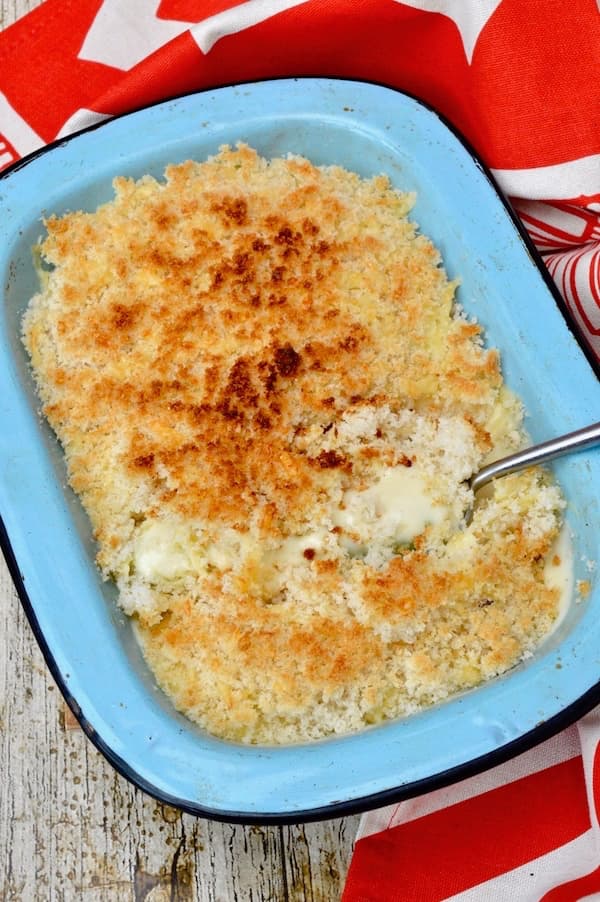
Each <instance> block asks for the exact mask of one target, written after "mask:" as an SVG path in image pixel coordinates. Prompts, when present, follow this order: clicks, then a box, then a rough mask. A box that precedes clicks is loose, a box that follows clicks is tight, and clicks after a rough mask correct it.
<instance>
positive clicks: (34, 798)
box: [0, 0, 358, 902]
mask: <svg viewBox="0 0 600 902" xmlns="http://www.w3.org/2000/svg"><path fill="white" fill-rule="evenodd" d="M123 2H126V0H123ZM39 3H40V0H0V28H6V27H7V26H8V25H10V24H11V23H12V22H14V21H15V20H16V19H17V18H19V17H20V16H22V15H24V14H25V13H27V12H28V11H29V10H31V9H33V8H34V7H35V6H38V5H39ZM0 428H1V426H0ZM0 705H1V707H0V775H1V776H0V900H2V902H13V900H14V902H37V900H40V902H63V900H64V902H68V900H78V899H82V900H85V902H129V900H134V902H141V900H145V902H167V900H171V902H173V900H179V902H192V900H202V902H209V900H210V902H229V900H239V902H246V900H248V902H263V900H265V902H266V900H273V902H286V900H294V902H301V900H309V902H336V900H338V899H339V897H340V893H341V889H342V886H343V883H344V878H345V875H346V871H347V868H348V863H349V859H350V855H351V850H352V842H353V838H354V836H355V833H356V829H357V826H358V817H349V818H344V819H339V820H332V821H324V822H320V823H315V824H306V825H297V826H290V827H244V826H239V825H229V824H219V823H214V822H211V821H207V820H203V819H201V818H195V817H192V816H191V815H187V814H182V813H181V812H179V811H177V810H175V809H173V808H170V807H168V806H165V805H162V804H159V803H158V802H156V801H155V800H154V799H152V798H150V797H149V796H147V795H145V794H144V793H142V792H140V791H139V790H137V789H135V788H134V787H133V786H131V785H130V784H129V783H128V782H127V781H126V780H125V779H123V778H122V777H121V776H119V774H117V773H116V772H115V771H114V770H113V769H112V767H111V766H110V765H109V764H108V763H107V762H106V761H105V759H104V758H103V757H102V756H101V755H100V753H99V752H97V751H96V749H95V748H94V747H93V746H92V745H91V743H90V742H89V741H88V739H87V738H86V737H85V735H84V734H83V732H82V731H81V730H80V729H79V727H78V725H77V723H76V722H75V721H74V719H73V717H72V715H71V714H70V712H69V710H68V708H67V707H66V706H65V704H64V702H63V700H62V696H61V694H60V692H59V690H58V689H57V688H56V686H55V684H54V681H53V680H52V677H51V676H50V674H49V673H48V671H47V669H46V666H45V663H44V660H43V658H42V655H41V653H40V651H39V649H38V647H37V644H36V642H35V639H34V638H33V635H32V633H31V630H30V628H29V624H28V622H27V619H26V617H25V615H24V613H23V611H22V609H21V605H20V603H19V601H18V599H17V596H16V594H15V591H14V588H13V585H12V582H11V579H10V576H9V574H8V571H7V569H6V565H5V563H4V560H3V559H2V556H1V555H0Z"/></svg>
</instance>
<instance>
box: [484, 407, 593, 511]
mask: <svg viewBox="0 0 600 902" xmlns="http://www.w3.org/2000/svg"><path fill="white" fill-rule="evenodd" d="M593 445H600V423H593V424H592V425H591V426H585V427H584V428H583V429H577V430H576V431H575V432H569V433H567V435H560V436H559V437H558V438H552V439H549V440H548V441H547V442H541V444H539V445H532V446H531V447H530V448H524V449H523V450H522V451H516V452H515V453H514V454H509V455H508V456H507V457H502V458H500V460H495V461H494V462H493V463H491V464H488V465H487V466H485V467H482V468H481V470H479V472H478V473H475V475H474V476H471V478H470V480H469V486H470V487H471V488H472V489H473V492H474V493H477V492H478V491H479V489H481V488H483V486H484V485H487V483H488V482H491V481H492V480H493V479H498V477H500V476H507V475H508V474H509V473H516V472H517V471H518V470H525V469H526V468H527V467H533V466H535V465H536V464H541V463H544V462H545V461H548V460H553V459H554V458H555V457H562V456H563V455H564V454H570V453H571V451H580V450H582V449H583V448H591V447H592V446H593ZM471 517H472V512H471V511H467V515H466V521H467V523H470V521H471Z"/></svg>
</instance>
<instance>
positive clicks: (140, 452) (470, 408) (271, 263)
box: [23, 144, 570, 743]
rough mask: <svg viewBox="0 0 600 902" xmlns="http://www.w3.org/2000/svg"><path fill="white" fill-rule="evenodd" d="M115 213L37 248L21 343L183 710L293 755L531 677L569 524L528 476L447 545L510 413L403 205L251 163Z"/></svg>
mask: <svg viewBox="0 0 600 902" xmlns="http://www.w3.org/2000/svg"><path fill="white" fill-rule="evenodd" d="M114 188H115V192H116V196H115V198H114V199H113V200H111V201H110V202H109V203H106V204H104V205H103V206H101V207H100V208H99V209H98V210H96V211H95V212H91V213H90V212H72V213H68V214H66V215H64V216H61V217H54V216H51V217H50V218H49V219H48V220H47V221H46V223H45V225H46V229H47V235H46V237H45V238H44V240H43V241H42V243H41V244H40V246H39V248H37V249H36V254H38V255H39V257H40V260H41V265H40V275H41V280H42V286H41V289H40V291H39V293H38V294H36V295H35V297H33V298H32V299H31V302H30V304H29V307H28V309H27V311H26V313H25V316H24V319H23V339H24V343H25V346H26V348H27V350H28V352H29V355H30V358H31V363H32V367H33V372H34V375H35V379H36V382H37V386H38V390H39V394H40V397H41V399H42V402H43V411H44V414H45V416H46V417H47V419H48V421H49V423H50V424H51V426H52V428H53V429H54V431H55V432H56V434H57V436H58V438H59V439H60V441H61V443H62V446H63V448H64V452H65V456H66V461H67V466H68V472H69V479H70V483H71V485H72V487H73V489H74V490H75V492H77V493H78V495H79V497H80V498H81V500H82V503H83V505H84V507H85V509H86V511H87V513H88V515H89V517H90V519H91V522H92V526H93V529H94V535H95V537H96V539H97V542H98V555H97V562H98V566H99V568H100V570H101V572H102V575H103V577H104V578H106V579H111V580H114V581H115V583H116V585H117V587H118V591H119V601H120V604H121V606H122V608H123V610H124V611H126V612H127V614H129V615H131V616H132V617H133V618H135V622H136V629H137V633H138V636H139V639H140V642H141V646H142V648H143V651H144V655H145V657H146V660H147V662H148V664H149V666H150V668H151V669H152V671H153V672H154V674H155V676H156V679H157V681H158V683H159V685H160V686H161V687H162V688H163V689H164V691H165V692H166V693H167V695H168V696H169V697H170V698H171V699H172V701H173V703H174V705H175V706H176V707H177V708H178V709H179V710H181V711H183V712H184V713H185V714H186V715H188V716H189V717H190V718H191V719H192V720H193V721H195V722H196V723H197V724H199V725H200V726H201V727H203V728H205V729H206V730H208V731H210V732H211V733H213V734H216V735H217V736H220V737H223V738H225V739H229V740H235V741H241V742H247V743H248V742H249V743H288V742H295V741H303V740H312V739H318V738H321V737H325V736H329V735H332V734H342V733H347V732H352V731H357V730H360V729H363V728H365V727H366V726H367V725H370V724H377V723H380V722H382V721H385V720H388V719H390V718H396V717H399V716H403V715H408V714H410V713H412V712H415V711H417V710H420V709H422V708H424V707H426V706H428V705H432V704H434V703H437V702H440V701H442V700H444V699H446V698H448V697H449V696H451V695H453V694H455V693H457V692H460V691H463V690H466V689H468V688H471V687H473V686H476V685H478V684H479V683H481V682H482V681H485V680H488V679H489V678H491V677H494V676H496V675H498V674H501V673H503V672H505V671H506V670H508V669H509V668H511V667H513V666H514V665H515V664H517V663H518V662H519V661H521V660H522V659H524V658H526V657H527V656H530V655H531V653H532V652H533V651H534V649H535V648H536V647H537V646H538V645H539V644H540V642H541V641H542V640H543V639H544V637H545V636H547V635H548V633H549V632H550V631H551V630H552V628H553V626H554V625H555V623H556V622H557V619H558V617H559V615H560V611H561V606H562V605H563V602H564V598H565V597H566V596H567V595H568V587H569V584H570V569H569V567H568V566H565V561H566V558H567V546H566V544H565V542H564V541H563V542H562V545H561V544H560V541H559V539H560V535H561V521H562V509H563V507H564V502H563V499H562V495H561V492H560V490H559V488H558V487H557V485H556V484H555V482H554V481H553V480H552V479H551V477H550V476H549V475H548V473H547V472H546V471H545V470H543V469H540V468H536V469H531V470H528V471H525V472H522V473H520V474H516V475H512V476H507V477H505V478H503V479H501V480H499V481H498V482H497V484H496V485H495V487H494V489H493V490H489V489H488V490H487V491H484V492H482V493H480V495H481V497H479V496H478V500H477V504H476V506H475V511H474V515H473V519H472V522H471V523H470V524H469V525H467V524H466V522H465V517H464V514H465V511H466V510H467V508H469V507H470V505H471V503H472V493H471V491H470V489H469V487H468V483H467V480H468V479H469V477H470V476H471V475H472V474H473V473H474V472H475V471H476V470H478V469H479V468H480V466H481V465H482V464H483V463H484V462H486V461H488V460H490V459H492V458H493V457H497V456H500V455H501V454H503V453H507V452H510V451H511V450H514V449H516V448H518V447H519V446H521V445H522V444H523V442H524V440H525V436H524V432H523V426H522V419H523V412H522V406H521V404H520V402H519V400H518V399H517V398H516V397H515V396H514V395H513V394H512V393H511V392H510V391H509V390H508V389H507V388H506V386H505V385H504V383H503V379H502V375H501V371H500V366H499V357H498V353H497V351H496V350H494V349H489V348H487V347H485V345H484V343H483V341H482V337H481V329H480V327H479V326H478V325H477V323H476V322H474V321H473V320H472V319H469V318H468V317H466V316H465V315H464V313H463V312H462V310H461V309H460V307H459V306H458V305H457V304H456V302H455V300H454V293H455V288H456V283H454V282H452V281H450V280H449V279H448V277H447V275H446V273H445V271H444V269H443V267H442V265H441V260H440V255H439V253H438V251H437V250H436V248H435V247H434V245H433V244H432V242H431V241H430V240H429V239H428V238H427V237H425V236H424V235H422V234H420V233H419V231H418V228H417V227H416V225H415V224H414V223H413V222H412V221H411V220H410V219H409V218H408V214H409V211H410V209H411V207H412V205H413V203H414V196H413V195H410V194H405V193H400V192H398V191H397V190H394V188H393V187H392V186H391V185H390V183H389V181H388V179H387V178H386V177H384V176H376V177H374V178H370V179H362V178H360V177H359V176H358V175H356V174H355V173H352V172H349V171H347V170H345V169H343V168H341V167H339V166H324V167H317V166H314V165H313V164H312V163H310V162H309V161H308V160H306V159H304V158H302V157H298V156H291V155H290V156H289V157H286V158H277V159H272V160H269V161H267V160H265V159H262V158H261V157H260V156H259V155H258V154H257V153H256V152H255V151H254V150H252V149H251V148H249V147H248V146H246V145H243V144H240V145H238V146H237V147H236V148H231V147H229V146H225V147H223V148H221V149H220V151H219V153H218V154H217V155H215V156H213V157H211V158H209V159H208V160H206V161H205V162H191V161H188V162H185V163H181V164H178V165H171V166H168V167H167V168H166V171H165V179H164V180H163V181H157V180H155V179H154V178H152V177H150V176H145V177H143V178H141V179H139V181H133V180H131V179H126V178H117V179H115V181H114ZM563 538H564V537H563ZM81 603H82V604H85V599H82V600H81Z"/></svg>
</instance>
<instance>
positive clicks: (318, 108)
mask: <svg viewBox="0 0 600 902" xmlns="http://www.w3.org/2000/svg"><path fill="white" fill-rule="evenodd" d="M238 140H243V141H246V142H247V143H249V144H251V145H253V146H254V147H256V148H257V149H258V151H259V152H260V153H261V154H263V155H265V156H274V155H280V154H285V153H287V152H289V151H291V152H294V153H300V154H304V155H306V156H307V157H309V158H310V159H311V160H312V161H313V162H315V163H317V164H327V163H338V164H341V165H342V166H345V167H347V168H349V169H353V170H355V171H357V172H359V173H360V174H361V175H363V176H368V175H371V174H376V173H380V172H385V173H387V174H388V175H389V176H390V178H391V180H392V182H393V184H394V185H396V186H397V187H398V188H400V189H403V190H414V191H416V192H417V197H418V200H417V203H416V206H415V208H414V212H413V216H414V218H415V219H416V221H417V222H418V223H419V224H420V226H421V228H422V229H423V231H424V232H425V233H427V234H428V235H430V236H431V237H432V238H433V240H434V241H435V243H436V244H437V246H438V247H439V248H440V249H441V251H442V254H443V257H444V261H445V266H446V269H447V271H448V273H449V275H450V277H454V276H460V278H461V287H460V289H459V301H460V302H461V303H462V304H463V306H464V307H465V309H466V310H467V312H468V313H469V314H474V315H475V316H476V317H477V319H478V320H479V321H480V322H481V323H482V324H483V326H484V327H485V329H486V331H487V336H488V339H489V342H490V343H491V344H493V345H495V346H497V347H499V348H500V349H501V352H502V358H503V362H504V371H505V376H506V380H507V382H508V383H509V385H510V386H511V387H512V388H513V389H514V390H515V391H516V392H517V393H518V394H519V395H520V396H521V397H522V398H523V400H524V402H525V404H526V407H527V409H528V412H529V416H528V420H527V424H526V425H527V428H528V429H529V432H530V434H531V436H532V438H533V440H534V441H536V440H542V439H544V438H547V437H550V436H552V435H555V434H559V433H563V432H567V431H570V430H572V429H576V428H578V427H580V426H583V425H586V424H587V423H590V422H593V421H596V420H598V415H599V411H600V383H599V381H598V375H597V372H595V370H594V366H593V364H592V362H591V361H590V360H589V359H588V358H587V357H586V354H585V353H584V351H583V350H582V347H581V345H580V344H579V342H578V339H577V337H576V336H575V335H574V334H573V332H572V331H571V330H570V328H569V327H568V325H567V323H566V321H565V318H564V315H563V312H562V310H561V307H560V302H559V298H558V296H557V294H556V292H555V290H554V289H553V286H552V284H551V282H550V280H549V279H548V278H547V276H546V274H545V273H544V271H543V267H542V265H541V263H540V261H539V260H538V259H537V257H536V254H535V252H534V251H533V249H532V247H531V246H530V244H529V243H528V241H527V239H526V237H525V236H524V233H523V231H522V230H521V229H520V227H519V226H518V224H517V222H516V221H515V218H514V217H513V215H512V214H511V212H510V210H509V209H508V207H507V206H506V205H505V203H504V202H503V200H502V199H501V197H500V195H499V193H498V190H497V188H496V187H495V185H494V184H493V182H492V180H491V179H490V177H489V175H488V174H487V173H486V171H485V168H484V167H483V166H482V165H481V163H480V162H479V161H478V160H477V158H476V157H475V156H474V154H473V152H472V151H471V150H470V149H469V148H468V146H467V145H466V144H465V142H464V141H462V140H461V139H460V138H459V137H458V136H457V135H456V134H455V133H454V132H453V130H452V129H451V128H450V127H449V126H448V125H447V124H446V123H445V122H444V121H443V120H442V119H441V118H440V117H439V116H438V115H437V114H436V113H435V112H433V111H432V110H431V109H429V108H427V107H426V106H424V105H423V104H422V103H420V102H419V101H417V100H415V99H414V98H412V97H409V96H406V95H404V94H402V93H399V92H398V91H394V90H391V89H389V88H385V87H382V86H379V85H374V84H369V83H363V82H349V81H342V80H332V79H321V78H309V79H306V78H303V79H286V80H278V81H270V82H261V83H256V84H245V85H239V86H234V87H226V88H220V89H217V90H213V91H207V92H203V93H199V94H194V95H191V96H186V97H182V98H180V99H176V100H171V101H168V102H165V103H161V104H158V105H156V106H152V107H150V108H147V109H143V110H141V111H138V112H135V113H131V114H128V115H125V116H122V117H119V118H117V119H113V120H110V121H106V122H104V123H102V124H101V125H99V126H96V127H94V128H91V129H88V130H86V131H84V132H81V133H79V134H76V135H74V136H72V137H70V138H67V139H66V140H61V141H59V142H57V143H55V144H53V145H51V146H50V147H48V148H45V149H44V150H42V151H40V152H37V153H35V154H33V155H31V156H30V157H28V158H27V159H25V160H23V161H21V162H19V163H18V164H16V165H15V166H13V167H12V169H10V170H8V171H7V172H6V173H5V174H4V175H3V177H2V178H1V179H0V273H1V285H2V304H1V308H0V423H1V434H0V514H1V517H2V528H1V537H0V538H1V543H2V547H3V550H4V553H5V556H6V558H7V560H8V564H9V567H10V569H11V573H12V576H13V579H14V582H15V585H16V587H17V590H18V593H19V595H20V598H21V601H22V603H23V605H24V608H25V610H26V612H27V615H28V617H29V621H30V623H31V626H32V628H33V631H34V633H35V635H36V637H37V640H38V642H39V644H40V646H41V648H42V651H43V653H44V655H45V657H46V661H47V663H48V666H49V668H50V670H51V671H52V674H53V676H54V677H55V679H56V680H57V682H58V684H59V686H60V688H61V689H62V691H63V693H64V695H65V698H66V699H67V702H68V703H69V705H70V707H71V708H72V710H73V711H74V713H75V714H76V716H77V717H78V719H79V721H80V723H81V725H82V726H83V728H84V729H85V731H86V733H87V734H88V736H89V737H90V739H91V741H92V742H93V743H94V744H95V745H96V746H97V747H98V748H99V749H100V750H101V751H102V752H103V753H104V754H105V755H106V757H107V758H108V759H109V761H111V763H112V764H113V765H114V766H115V767H116V768H117V769H118V770H119V771H120V772H121V773H122V774H124V775H125V776H126V777H128V778H129V779H130V780H132V781H133V782H134V783H135V784H137V785H138V786H140V787H141V788H142V789H144V790H146V791H147V792H149V793H150V794H151V795H153V796H155V797H156V798H158V799H161V800H163V801H165V802H167V803H169V804H171V805H175V806H178V807H180V808H182V809H184V810H186V811H189V812H193V813H196V814H200V815H204V816H208V817H213V818H217V819H223V820H232V821H242V822H260V823H267V822H286V821H287V822H290V821H302V820H309V819H317V818H323V817H331V816H334V815H341V814H347V813H350V812H355V811H359V810H364V809H367V808H369V807H375V806H379V805H383V804H386V803H388V802H390V801H394V800H399V799H402V798H406V797H408V796H411V795H416V794H418V793H422V792H426V791H429V790H432V789H434V788H437V787H440V786H442V785H444V784H448V783H450V782H453V781H456V780H459V779H462V778H464V777H466V776H468V775H471V774H473V773H476V772H478V771H481V770H484V769H485V768H488V767H490V766H492V765H494V764H497V763H499V762H501V761H503V760H505V759H507V758H509V757H511V756H513V755H515V754H517V753H519V752H522V751H524V750H525V749H526V748H528V747H530V746H532V745H533V744H535V743H536V742H539V741H541V740H542V739H545V738H547V737H548V736H549V735H551V734H552V733H554V732H556V731H558V730H559V729H561V728H563V727H565V726H566V725H567V724H569V723H570V722H572V721H573V720H575V719H576V718H577V717H579V716H581V715H582V714H583V713H584V712H586V711H587V710H589V709H590V708H591V707H592V706H593V705H595V704H596V703H597V702H598V701H600V682H599V681H600V588H599V587H598V586H597V585H596V584H595V582H594V573H593V571H592V570H591V568H590V562H591V561H596V560H599V559H600V529H599V528H598V527H599V524H600V515H599V510H598V496H599V494H600V492H599V491H598V489H599V487H600V453H598V452H589V453H584V454H579V455H573V456H572V457H569V458H565V459H563V460H562V461H560V462H558V463H556V465H555V471H556V474H557V477H558V478H559V480H560V482H561V483H562V485H563V487H564V490H565V493H566V495H567V497H568V499H569V507H568V523H569V528H570V530H571V532H572V535H573V537H574V546H575V555H574V556H575V578H576V579H590V580H591V582H592V590H591V593H590V594H589V596H588V597H587V599H586V600H585V601H581V602H579V603H575V602H574V603H572V604H571V606H570V608H569V610H568V613H567V615H566V617H565V618H564V620H563V621H562V623H561V625H560V627H559V628H558V630H557V631H555V633H554V634H553V635H552V636H551V637H550V638H549V639H548V640H547V642H546V643H545V645H544V646H543V647H542V648H540V649H539V651H538V652H537V654H536V655H535V656H534V657H532V658H531V659H529V660H527V661H526V662H525V663H524V664H522V665H521V666H519V667H517V668H515V669H514V670H512V671H511V672H510V673H508V674H506V675H505V676H503V677H502V678H499V679H496V680H494V681H492V682H490V683H488V684H486V685H484V686H481V687H479V688H477V689H474V690H472V691H471V692H468V693H466V694H464V695H461V696H460V697H456V698H453V699H451V700H449V701H447V702H446V703H444V704H441V705H439V706H437V707H435V708H432V709H430V710H427V711H425V712H423V713H420V714H417V715H414V716H411V717H408V718H405V719H401V720H398V721H395V722H391V723H388V724H385V725H383V726H379V727H374V728H370V729H368V730H365V731H364V732H362V733H360V734H357V735H353V736H347V737H342V738H335V739H330V740H323V741H320V742H316V743H310V744H304V745H293V746H287V747H279V748H273V747H264V746H260V747H245V746H241V745H237V744H235V743H228V742H223V741H220V740H217V739H215V738H212V737H211V736H209V735H207V734H205V733H203V732H202V731H201V730H200V729H199V728H197V727H195V726H193V725H192V724H191V723H189V722H188V721H187V720H186V719H185V718H183V717H182V716H180V715H179V714H178V713H177V712H176V711H175V710H174V709H173V708H172V706H171V705H170V703H169V702H168V700H167V699H166V698H165V697H164V696H163V695H162V693H161V692H160V691H159V690H158V689H157V688H156V686H155V684H154V681H153V679H152V676H151V674H150V673H149V671H148V669H147V667H146V666H145V664H144V662H143V659H142V658H141V655H140V652H139V650H138V647H137V645H136V642H135V639H134V636H133V634H132V630H131V626H130V623H129V622H128V620H127V618H125V617H124V616H123V615H122V614H121V613H120V611H119V609H118V608H117V606H116V603H115V593H114V591H113V589H112V588H111V586H110V585H106V584H103V583H102V582H101V580H100V579H99V576H98V573H97V571H96V568H95V565H94V553H95V551H94V543H93V539H92V537H91V533H90V527H89V523H88V521H87V518H86V516H85V514H84V513H83V510H82V508H81V506H80V504H79V502H78V500H77V498H76V497H75V496H74V495H73V493H72V492H71V491H70V489H68V488H66V487H65V483H66V479H65V468H64V463H63V458H62V453H61V449H60V447H59V446H58V443H57V441H56V439H55V438H54V436H53V434H52V433H51V431H50V430H49V429H48V427H47V426H46V424H45V423H44V422H43V421H42V420H41V418H40V417H39V414H38V402H37V399H36V396H35V392H34V387H33V382H32V379H31V375H30V373H29V369H28V363H27V358H26V355H25V352H24V350H23V348H22V347H21V344H20V340H19V330H20V318H21V315H22V312H23V310H24V308H25V306H26V304H27V302H28V299H29V298H30V296H31V295H32V294H33V293H34V292H35V291H36V287H37V279H36V274H35V272H34V268H33V265H32V258H31V247H32V245H33V244H34V243H35V242H36V240H37V239H38V237H39V236H40V234H41V233H42V231H43V227H42V224H41V218H42V217H43V216H44V215H45V214H47V213H50V212H56V213H62V212H64V211H66V210H69V209H73V208H77V209H86V210H92V209H94V208H95V207H96V206H97V205H98V204H99V203H101V202H103V201H106V200H108V199H109V198H110V197H111V195H112V191H111V179H112V178H113V176H115V175H117V174H122V175H131V176H141V175H142V174H144V173H146V172H150V173H152V174H154V175H156V176H160V175H161V173H162V171H163V168H164V166H165V164H167V163H170V162H178V161H181V160H184V159H186V158H190V157H193V158H197V159H203V158H205V157H206V156H207V155H209V154H211V153H214V152H216V151H217V149H218V147H219V145H221V144H223V143H235V142H236V141H238Z"/></svg>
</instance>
